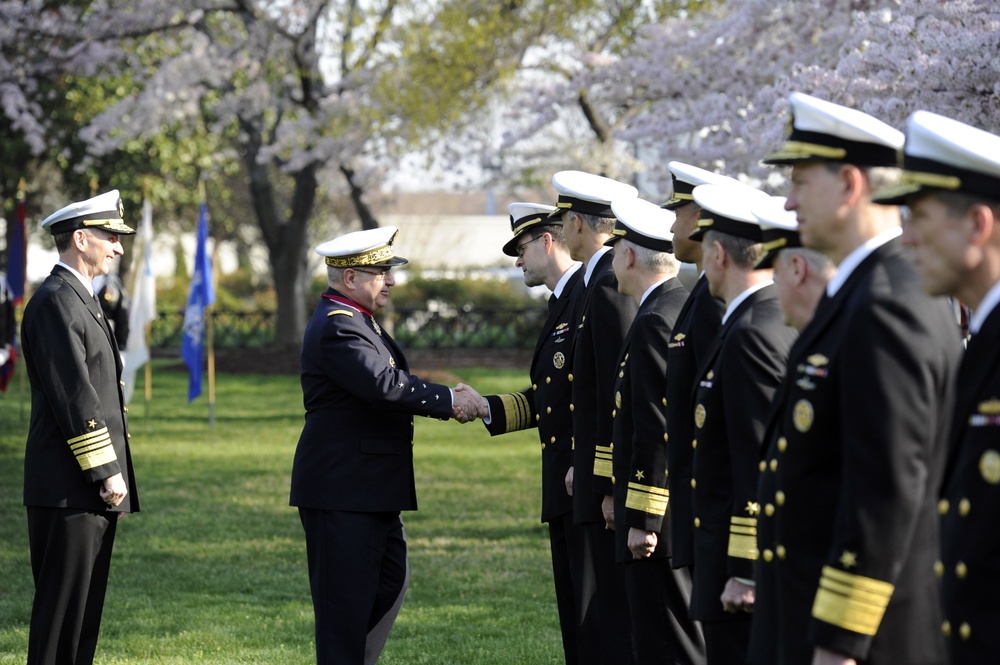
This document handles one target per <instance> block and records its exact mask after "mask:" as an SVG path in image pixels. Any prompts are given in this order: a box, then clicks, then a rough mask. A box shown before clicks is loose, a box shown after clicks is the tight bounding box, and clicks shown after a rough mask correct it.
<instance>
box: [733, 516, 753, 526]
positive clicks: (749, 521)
mask: <svg viewBox="0 0 1000 665" xmlns="http://www.w3.org/2000/svg"><path fill="white" fill-rule="evenodd" d="M729 523H730V524H732V525H733V526H736V525H739V526H757V518H756V517H737V516H735V515H733V516H732V517H731V518H730V522H729Z"/></svg>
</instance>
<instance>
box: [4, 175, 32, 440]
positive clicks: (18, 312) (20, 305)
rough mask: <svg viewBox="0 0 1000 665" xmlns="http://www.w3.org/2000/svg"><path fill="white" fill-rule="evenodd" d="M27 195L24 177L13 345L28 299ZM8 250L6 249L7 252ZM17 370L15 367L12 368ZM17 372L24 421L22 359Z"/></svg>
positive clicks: (19, 193)
mask: <svg viewBox="0 0 1000 665" xmlns="http://www.w3.org/2000/svg"><path fill="white" fill-rule="evenodd" d="M27 197H28V184H27V183H26V182H25V181H24V178H21V180H20V181H19V182H18V183H17V222H16V223H17V224H18V225H19V226H20V228H21V252H23V254H22V255H21V267H20V269H21V270H22V271H23V272H22V274H21V275H20V279H21V288H22V293H21V301H20V302H15V304H14V347H15V348H16V347H18V346H20V345H19V344H18V340H19V339H20V337H21V317H22V316H23V315H24V303H25V302H27V300H28V297H27V296H28V229H27V226H26V224H25V221H26V218H27V205H28V202H27ZM9 253H10V252H9V251H8V254H9ZM9 261H10V257H9V256H8V266H7V267H8V269H9V268H10V264H9ZM14 371H17V368H16V367H15V368H14ZM17 373H18V379H17V418H18V422H20V423H23V422H24V402H25V394H26V393H27V390H25V384H26V382H27V381H26V378H27V376H28V365H27V363H25V362H24V360H23V359H22V361H21V370H20V371H19V372H17Z"/></svg>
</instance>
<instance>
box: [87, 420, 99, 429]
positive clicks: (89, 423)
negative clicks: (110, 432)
mask: <svg viewBox="0 0 1000 665" xmlns="http://www.w3.org/2000/svg"><path fill="white" fill-rule="evenodd" d="M87 427H89V428H90V429H94V428H95V427H97V421H96V420H93V419H91V420H88V421H87Z"/></svg>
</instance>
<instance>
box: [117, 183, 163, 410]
mask: <svg viewBox="0 0 1000 665" xmlns="http://www.w3.org/2000/svg"><path fill="white" fill-rule="evenodd" d="M138 240H139V241H140V242H138V243H136V244H135V245H133V247H136V248H137V249H138V251H137V252H136V253H135V255H134V259H133V263H132V274H133V275H135V283H134V285H133V287H132V303H131V307H130V308H129V312H128V329H129V336H128V343H127V344H126V346H125V355H124V359H123V360H124V364H125V370H124V372H122V374H123V378H124V380H125V403H126V404H127V403H128V402H130V401H132V393H133V391H134V390H135V375H136V372H138V371H139V368H140V367H142V366H143V365H145V364H146V363H147V362H149V348H148V347H147V346H146V324H147V323H150V322H152V321H153V319H155V318H156V280H155V279H154V278H153V267H152V263H153V261H152V259H153V256H152V255H153V207H152V206H151V205H150V203H149V201H148V200H144V201H143V202H142V228H141V229H139V237H138Z"/></svg>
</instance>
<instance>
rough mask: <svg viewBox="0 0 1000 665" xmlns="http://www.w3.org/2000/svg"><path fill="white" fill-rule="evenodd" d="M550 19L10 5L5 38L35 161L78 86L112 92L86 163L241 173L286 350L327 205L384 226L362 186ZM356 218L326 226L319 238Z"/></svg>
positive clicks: (78, 3)
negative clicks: (96, 85)
mask: <svg viewBox="0 0 1000 665" xmlns="http://www.w3.org/2000/svg"><path fill="white" fill-rule="evenodd" d="M548 12H550V9H548V4H547V3H545V2H538V1H532V2H527V1H524V0H492V1H489V0H483V1H480V2H474V3H466V2H461V1H459V0H440V1H438V2H432V3H420V2H412V1H411V2H404V1H403V0H372V1H370V2H359V1H358V0H281V1H278V2H273V1H264V0H180V1H177V2H173V3H170V4H169V5H164V4H163V3H162V2H160V1H159V0H93V1H89V2H87V1H82V0H74V1H70V2H65V3H55V2H47V1H45V0H24V1H22V2H3V3H0V18H3V19H5V22H4V27H3V28H2V32H0V40H2V44H3V45H4V46H7V45H10V46H16V47H17V48H14V49H13V50H12V51H11V56H10V58H9V61H8V62H7V63H5V64H9V65H10V67H11V71H12V72H14V73H13V74H12V75H10V76H4V75H2V74H0V77H2V78H0V90H2V91H3V92H4V109H3V110H4V113H3V117H4V118H5V119H6V120H7V124H6V127H7V128H8V129H10V130H12V132H13V133H14V134H16V135H18V136H19V137H20V140H21V142H22V144H23V145H24V146H27V147H28V148H29V150H30V151H32V152H33V153H34V154H36V155H41V154H43V153H44V152H45V151H46V150H47V149H51V146H52V145H53V143H54V141H53V139H54V137H55V136H56V129H57V128H56V127H55V125H54V124H53V123H50V122H49V117H50V110H51V108H50V107H49V106H48V105H47V101H51V99H52V95H53V94H55V93H50V92H47V91H48V90H53V91H55V90H58V91H59V93H65V86H63V85H61V84H64V83H65V81H67V80H68V79H69V78H70V77H76V78H83V79H86V80H88V81H107V80H116V81H120V84H119V85H117V86H116V87H113V89H112V90H111V94H110V96H109V98H107V99H106V100H105V103H104V104H103V108H101V109H100V110H99V111H98V112H95V113H93V114H92V115H87V117H85V118H84V119H83V122H82V123H81V124H84V125H85V126H84V127H83V128H82V129H80V128H79V127H75V128H74V130H76V129H78V130H79V132H78V136H79V139H81V140H82V141H83V143H84V144H85V145H86V148H87V155H86V158H87V159H88V160H90V161H91V163H93V162H94V160H101V159H109V158H111V159H113V158H117V157H120V156H122V155H125V154H133V155H134V154H139V155H142V156H143V157H145V158H148V160H149V166H150V167H152V168H151V169H150V170H152V171H153V172H154V175H155V169H156V167H157V166H159V167H160V168H161V169H167V168H171V169H172V167H175V166H176V167H178V168H181V169H188V170H192V171H194V172H195V173H197V174H200V176H201V177H202V178H204V179H207V180H208V181H209V187H208V189H209V191H210V192H211V191H212V183H213V181H217V180H219V178H218V177H217V176H219V175H225V176H227V177H229V178H230V181H231V177H232V174H233V169H237V170H238V172H239V173H240V174H241V175H242V177H243V180H244V184H245V187H246V192H247V200H248V202H249V206H250V212H251V215H252V217H253V220H254V221H255V222H256V225H257V227H258V228H259V230H260V234H261V237H262V241H263V244H264V245H265V246H266V248H267V250H268V256H269V260H270V263H271V272H272V277H273V281H274V285H275V290H276V293H277V299H278V327H277V333H276V341H277V344H278V345H279V346H286V347H294V346H297V345H298V344H299V342H300V340H301V334H302V330H303V328H304V325H305V321H306V312H305V308H306V304H305V303H306V302H307V298H306V294H305V292H304V290H305V287H306V284H307V282H308V279H307V278H308V272H307V267H308V265H309V263H308V262H309V252H308V248H309V245H310V235H309V233H310V226H309V222H310V220H311V219H312V218H313V216H314V214H315V212H316V210H317V205H318V203H319V202H321V201H322V200H323V199H326V198H329V197H333V196H338V195H340V196H343V197H344V198H345V199H347V200H349V201H350V202H351V208H352V211H351V212H352V213H353V214H351V215H350V217H355V218H356V219H358V220H360V224H361V225H362V226H363V227H365V228H370V227H373V226H375V225H377V224H378V220H377V219H376V218H375V216H374V214H373V213H372V211H371V208H370V207H369V206H368V203H367V201H366V196H365V194H366V191H367V190H368V189H369V188H370V187H371V186H372V184H373V183H376V182H377V181H378V177H379V176H380V174H381V173H383V172H384V170H385V169H386V168H387V167H388V166H387V165H391V164H392V163H393V161H394V160H395V159H397V158H398V155H399V154H400V153H401V152H402V151H403V150H406V149H409V148H412V147H413V146H421V145H425V144H426V143H427V142H429V141H430V140H431V139H432V138H440V137H441V136H443V135H445V134H446V133H447V129H445V128H447V127H459V126H461V124H462V123H464V122H467V121H468V118H469V117H471V116H473V115H474V114H475V112H476V110H477V109H478V108H481V107H482V106H483V105H484V104H485V103H486V99H487V95H486V94H485V91H487V90H488V89H489V87H490V85H491V83H492V82H493V81H495V80H497V79H499V78H502V77H503V76H506V75H509V73H510V72H512V71H514V70H515V69H516V66H517V63H518V62H519V60H520V57H521V54H522V53H523V51H524V49H525V48H526V47H527V44H528V43H530V40H531V38H532V36H533V35H536V34H537V30H538V28H539V21H538V20H536V19H538V18H539V17H540V16H541V17H544V16H546V15H547V13H548ZM499 35H504V36H505V39H498V38H497V37H498V36H499ZM3 52H4V53H5V54H6V53H7V51H6V49H5V50H4V51H3ZM78 101H79V100H78ZM60 102H61V100H60ZM59 106H62V104H61V103H60V104H59ZM68 106H70V107H75V108H76V109H77V110H79V108H80V104H79V103H75V104H69V105H68ZM442 123H443V124H442ZM70 124H72V123H70ZM164 137H168V138H169V140H167V141H165V140H164ZM140 167H141V165H140ZM73 168H78V169H79V168H84V169H85V168H86V166H82V167H81V166H80V165H76V166H74V167H73ZM161 175H162V177H163V178H167V177H170V174H168V173H162V174H161ZM193 180H194V178H189V182H187V183H186V184H187V186H188V190H189V191H195V189H196V188H195V186H194V185H195V183H194V182H193ZM345 221H350V219H349V218H347V219H341V218H337V219H325V220H323V223H321V224H319V225H318V226H320V227H321V230H320V231H319V233H322V234H323V235H329V234H331V233H333V232H334V231H335V230H339V229H340V228H341V224H342V223H343V222H345Z"/></svg>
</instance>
